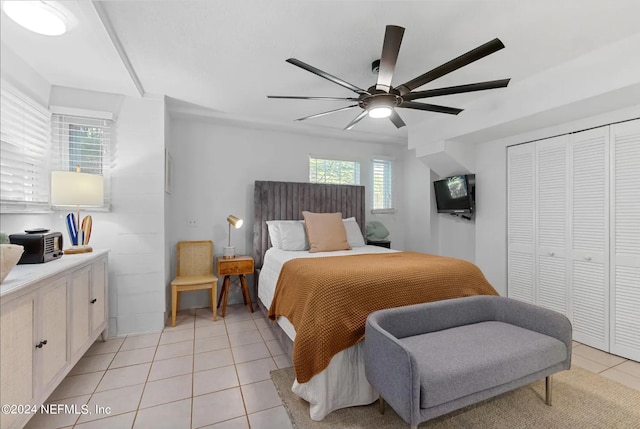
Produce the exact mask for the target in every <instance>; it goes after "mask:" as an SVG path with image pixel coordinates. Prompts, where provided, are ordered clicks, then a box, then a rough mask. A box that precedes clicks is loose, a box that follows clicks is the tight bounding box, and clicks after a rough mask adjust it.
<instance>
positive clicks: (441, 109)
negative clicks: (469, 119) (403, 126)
mask: <svg viewBox="0 0 640 429" xmlns="http://www.w3.org/2000/svg"><path fill="white" fill-rule="evenodd" d="M398 107H403V108H405V109H416V110H426V111H429V112H438V113H448V114H450V115H457V114H458V113H460V112H462V110H463V109H456V108H455V107H447V106H438V105H436V104H426V103H416V102H415V101H405V102H403V103H400V104H399V105H398Z"/></svg>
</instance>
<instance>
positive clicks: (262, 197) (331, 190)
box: [253, 180, 365, 269]
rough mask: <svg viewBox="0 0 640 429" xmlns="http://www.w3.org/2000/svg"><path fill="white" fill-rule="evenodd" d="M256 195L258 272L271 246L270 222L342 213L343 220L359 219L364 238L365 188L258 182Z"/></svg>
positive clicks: (255, 228) (255, 226)
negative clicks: (304, 214) (268, 228)
mask: <svg viewBox="0 0 640 429" xmlns="http://www.w3.org/2000/svg"><path fill="white" fill-rule="evenodd" d="M253 195H254V209H255V218H254V223H253V257H254V258H255V265H256V268H258V269H259V268H262V261H263V258H264V253H265V252H266V251H267V250H268V249H269V248H270V247H271V241H270V240H269V232H268V230H267V224H266V221H268V220H300V219H302V211H303V210H306V211H310V212H316V213H335V212H341V213H342V216H343V218H348V217H355V218H356V220H357V221H358V225H360V229H361V230H362V233H363V235H364V227H365V225H364V222H365V191H364V186H353V185H325V184H319V183H294V182H265V181H258V180H257V181H256V182H255V189H254V194H253Z"/></svg>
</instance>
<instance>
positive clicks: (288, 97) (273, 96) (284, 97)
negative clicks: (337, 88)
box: [267, 95, 358, 101]
mask: <svg viewBox="0 0 640 429" xmlns="http://www.w3.org/2000/svg"><path fill="white" fill-rule="evenodd" d="M267 98H280V99H287V100H329V101H358V99H357V98H355V97H345V98H338V97H302V96H298V95H267Z"/></svg>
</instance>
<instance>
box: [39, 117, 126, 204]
mask: <svg viewBox="0 0 640 429" xmlns="http://www.w3.org/2000/svg"><path fill="white" fill-rule="evenodd" d="M52 122H53V133H52V135H53V157H52V158H53V165H52V170H54V171H75V169H76V166H80V171H82V172H83V173H90V174H100V175H102V176H103V177H104V184H105V190H104V200H105V206H106V207H108V206H109V204H110V192H109V191H110V189H109V188H110V186H109V184H110V180H109V179H110V175H111V168H112V135H111V134H112V128H113V121H112V120H110V119H104V118H90V117H81V116H72V115H64V114H54V115H53V121H52Z"/></svg>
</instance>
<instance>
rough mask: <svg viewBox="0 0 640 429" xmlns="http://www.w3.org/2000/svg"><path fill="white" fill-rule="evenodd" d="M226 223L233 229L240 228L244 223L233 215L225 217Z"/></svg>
mask: <svg viewBox="0 0 640 429" xmlns="http://www.w3.org/2000/svg"><path fill="white" fill-rule="evenodd" d="M227 222H229V223H230V224H231V225H233V227H234V228H235V229H238V228H242V224H243V223H244V222H243V221H242V219H240V218H239V217H237V216H234V215H229V216H227Z"/></svg>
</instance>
